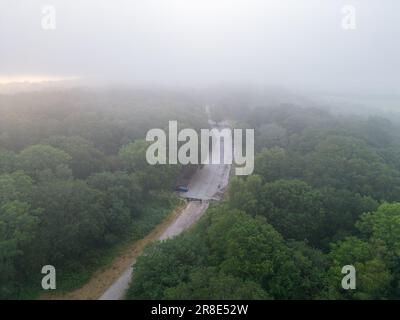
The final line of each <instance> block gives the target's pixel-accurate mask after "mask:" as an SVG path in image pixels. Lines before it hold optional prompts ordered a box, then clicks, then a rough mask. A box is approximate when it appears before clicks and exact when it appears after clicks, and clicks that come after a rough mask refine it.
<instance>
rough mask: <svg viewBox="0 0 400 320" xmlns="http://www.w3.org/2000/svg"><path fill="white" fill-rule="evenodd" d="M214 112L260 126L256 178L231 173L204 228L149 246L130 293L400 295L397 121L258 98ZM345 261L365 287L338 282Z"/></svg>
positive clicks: (237, 296)
mask: <svg viewBox="0 0 400 320" xmlns="http://www.w3.org/2000/svg"><path fill="white" fill-rule="evenodd" d="M247 101H252V100H247ZM242 103H243V101H242ZM244 110H246V112H244ZM212 113H213V115H214V117H217V118H218V117H224V116H225V117H229V118H230V119H231V120H232V121H234V122H235V126H237V127H241V128H254V129H255V132H256V138H255V144H256V150H257V152H256V161H255V172H254V175H252V176H248V177H240V178H239V177H234V178H233V179H232V180H231V182H230V186H229V190H228V194H227V197H226V199H225V201H223V202H222V203H220V204H215V205H213V206H212V208H211V209H209V210H208V212H207V213H206V215H205V216H204V217H203V219H202V221H201V222H200V224H199V225H198V226H196V228H194V229H193V230H190V231H188V232H186V233H185V234H183V235H181V236H179V237H177V238H175V239H173V240H168V241H166V242H162V243H158V244H155V245H153V246H151V247H150V248H148V250H147V252H146V254H145V255H143V256H142V257H140V259H139V260H138V262H137V264H136V267H135V273H134V277H133V280H132V282H131V287H130V290H129V294H128V296H129V298H131V299H396V298H399V297H400V273H399V270H400V269H399V266H400V251H399V244H400V241H399V240H400V238H399V234H400V166H399V162H398V156H397V155H398V154H399V152H400V139H399V138H400V137H399V135H400V126H399V125H398V118H397V119H396V118H392V119H390V120H389V119H387V118H384V117H381V116H374V115H370V116H368V115H364V116H351V115H346V116H344V115H338V114H333V113H330V112H328V111H327V110H326V109H323V108H316V107H315V106H312V107H307V106H294V105H291V104H283V105H275V106H274V105H273V104H271V103H267V104H265V105H264V106H263V105H262V102H261V101H259V100H257V99H256V100H253V101H252V102H250V103H247V104H244V105H242V108H240V107H239V106H238V105H232V104H228V105H227V104H224V103H223V101H222V102H221V103H220V104H219V105H215V106H214V109H213V110H212ZM345 265H353V266H354V267H355V268H356V271H357V290H348V291H346V290H343V289H342V287H341V280H342V278H343V276H344V275H343V274H342V273H341V270H342V267H343V266H345Z"/></svg>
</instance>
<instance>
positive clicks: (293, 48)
mask: <svg viewBox="0 0 400 320" xmlns="http://www.w3.org/2000/svg"><path fill="white" fill-rule="evenodd" d="M346 4H350V5H354V6H355V7H356V9H357V11H356V13H357V15H356V18H357V29H356V30H352V31H346V30H343V29H342V27H341V20H342V18H343V14H342V13H341V8H342V6H343V5H346ZM44 5H53V6H54V7H55V9H56V23H57V26H56V30H51V31H50V30H47V31H45V30H43V29H42V27H41V19H42V17H43V15H42V13H41V10H42V7H43V6H44ZM399 16H400V1H398V0H360V1H352V0H348V1H342V0H79V1H78V0H57V1H56V0H46V1H40V0H0V78H7V77H15V76H18V75H32V76H35V75H38V76H49V77H55V78H63V77H81V78H82V79H86V80H87V81H95V80H97V81H105V82H114V83H115V82H120V83H139V84H168V85H190V86H197V85H213V84H221V83H228V84H263V85H283V86H287V87H289V88H306V89H315V90H335V91H351V90H354V91H361V92H379V93H396V92H397V93H398V92H400V76H399V73H400V72H399V71H400V58H399V57H400V41H399V39H400V19H399V18H398V17H399Z"/></svg>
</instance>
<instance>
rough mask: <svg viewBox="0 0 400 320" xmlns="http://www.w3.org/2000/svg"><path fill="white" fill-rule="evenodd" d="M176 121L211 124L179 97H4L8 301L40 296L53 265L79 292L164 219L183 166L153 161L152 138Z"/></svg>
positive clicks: (2, 213)
mask: <svg viewBox="0 0 400 320" xmlns="http://www.w3.org/2000/svg"><path fill="white" fill-rule="evenodd" d="M171 118H172V119H175V120H178V121H179V123H180V125H182V126H187V127H191V128H195V129H198V128H204V127H207V118H206V115H205V113H204V106H203V105H201V104H199V103H197V102H196V101H195V100H194V99H193V98H192V97H190V96H187V95H185V94H183V93H180V92H176V91H168V90H164V91H149V90H139V89H138V90H123V89H118V90H117V89H104V90H87V89H71V90H67V91H61V90H60V91H48V92H31V93H20V94H14V95H0V297H1V298H12V297H31V296H32V295H35V294H36V292H37V291H38V289H40V288H39V287H40V281H39V280H38V279H39V277H40V276H41V274H40V270H41V267H42V266H43V265H47V264H51V265H54V266H56V268H57V270H58V279H59V286H61V289H62V288H65V289H68V288H70V287H74V286H76V285H78V284H79V283H81V282H82V281H83V280H84V279H85V277H86V278H87V277H88V276H89V275H90V272H86V271H85V270H92V269H93V268H91V267H92V266H95V265H96V263H97V262H98V261H99V260H101V257H102V256H103V254H104V250H106V249H107V248H110V247H112V246H113V245H114V244H116V243H119V242H121V241H122V240H123V239H124V238H132V239H139V238H141V237H143V236H144V235H146V234H147V233H148V232H149V231H150V230H151V229H152V228H154V227H155V225H156V224H157V223H159V222H161V221H162V219H163V218H164V217H165V216H166V214H168V213H169V211H170V210H171V209H172V208H173V206H175V205H176V202H177V200H176V198H175V197H173V196H172V190H173V187H174V185H175V183H176V179H177V177H178V175H179V174H180V172H181V167H180V166H157V165H156V166H150V165H148V164H147V162H146V161H145V152H146V147H147V143H146V141H145V140H144V137H145V135H146V132H147V130H149V129H150V128H165V127H166V126H168V120H169V119H171ZM75 278H76V279H75Z"/></svg>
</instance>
